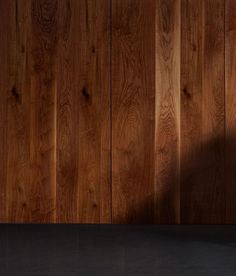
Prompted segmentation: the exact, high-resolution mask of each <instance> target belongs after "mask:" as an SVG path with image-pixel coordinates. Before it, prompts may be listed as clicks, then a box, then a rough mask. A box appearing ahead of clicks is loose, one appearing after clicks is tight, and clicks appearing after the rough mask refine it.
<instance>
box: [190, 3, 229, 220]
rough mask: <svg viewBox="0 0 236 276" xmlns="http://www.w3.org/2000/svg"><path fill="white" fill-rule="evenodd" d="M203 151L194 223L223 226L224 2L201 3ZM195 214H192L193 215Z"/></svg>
mask: <svg viewBox="0 0 236 276" xmlns="http://www.w3.org/2000/svg"><path fill="white" fill-rule="evenodd" d="M203 36H204V44H203V45H204V46H203V47H204V48H203V51H204V64H203V72H204V76H203V99H202V100H203V110H202V116H203V130H202V131H203V139H204V145H203V149H202V150H203V151H204V155H205V158H204V159H205V160H207V162H206V163H205V164H206V165H205V169H206V172H205V171H202V174H203V177H204V181H203V182H201V183H199V184H198V188H197V193H196V198H197V199H196V202H199V205H198V207H199V209H198V211H197V212H198V213H199V215H198V216H199V219H198V220H195V223H223V222H224V218H225V185H224V144H225V141H224V119H225V114H224V108H225V107H224V1H223V0H217V1H213V0H208V1H205V2H204V34H203ZM204 184H205V185H204ZM194 212H195V211H194Z"/></svg>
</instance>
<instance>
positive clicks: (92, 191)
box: [77, 0, 110, 223]
mask: <svg viewBox="0 0 236 276" xmlns="http://www.w3.org/2000/svg"><path fill="white" fill-rule="evenodd" d="M77 11H78V15H77V16H78V17H79V18H80V22H79V24H78V31H79V33H78V34H79V41H78V43H79V44H78V45H80V47H79V49H78V73H79V75H80V78H78V82H77V86H78V94H79V102H78V108H79V125H78V139H79V172H83V173H79V221H80V222H83V223H88V222H93V223H99V222H109V221H110V155H109V151H110V144H109V143H110V119H109V116H110V107H109V101H110V88H109V85H110V73H109V72H110V61H109V57H110V54H109V50H110V44H109V30H110V25H109V20H110V17H109V12H110V6H109V2H108V1H107V0H102V1H101V0H98V1H91V0H90V1H89V0H88V1H79V3H78V8H77Z"/></svg>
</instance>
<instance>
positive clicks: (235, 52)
mask: <svg viewBox="0 0 236 276" xmlns="http://www.w3.org/2000/svg"><path fill="white" fill-rule="evenodd" d="M225 7H226V10H225V19H226V21H225V24H226V25H225V87H226V91H225V92H226V98H225V100H226V102H225V111H226V122H225V129H226V146H227V148H226V156H225V161H226V223H235V222H236V200H235V199H236V169H235V163H236V155H235V150H236V96H235V87H236V1H233V0H226V6H225Z"/></svg>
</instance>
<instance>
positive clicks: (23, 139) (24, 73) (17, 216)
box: [6, 1, 31, 222]
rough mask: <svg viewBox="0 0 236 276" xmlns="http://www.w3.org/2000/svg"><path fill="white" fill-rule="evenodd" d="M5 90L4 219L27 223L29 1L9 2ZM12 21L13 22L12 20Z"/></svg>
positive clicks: (28, 190) (28, 182)
mask: <svg viewBox="0 0 236 276" xmlns="http://www.w3.org/2000/svg"><path fill="white" fill-rule="evenodd" d="M7 10H8V12H9V14H8V16H9V18H10V19H9V20H10V25H9V26H8V33H9V34H8V35H9V37H8V39H9V40H8V42H9V44H8V47H9V48H8V66H9V70H8V81H9V83H8V85H9V87H8V89H7V193H6V197H7V213H6V215H7V218H8V222H24V221H29V220H30V211H31V209H30V208H31V206H30V205H29V201H28V200H29V192H30V189H29V185H30V130H29V125H30V86H29V85H30V66H29V62H28V61H29V59H28V55H30V51H29V50H30V48H29V47H30V46H29V27H30V21H31V15H30V2H29V1H20V2H18V1H9V4H8V6H7ZM13 18H14V20H13Z"/></svg>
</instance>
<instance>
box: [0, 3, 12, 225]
mask: <svg viewBox="0 0 236 276" xmlns="http://www.w3.org/2000/svg"><path fill="white" fill-rule="evenodd" d="M13 13H14V9H13V8H12V5H11V2H10V1H7V2H6V1H3V0H2V1H0V21H1V22H0V60H1V68H2V70H1V74H0V222H1V223H2V222H7V214H6V212H7V210H6V189H7V185H6V184H7V98H8V95H9V93H10V92H9V91H10V85H9V71H10V68H9V67H10V66H9V48H10V47H9V46H10V31H7V32H6V30H10V28H11V20H10V19H11V18H12V14H13Z"/></svg>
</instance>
